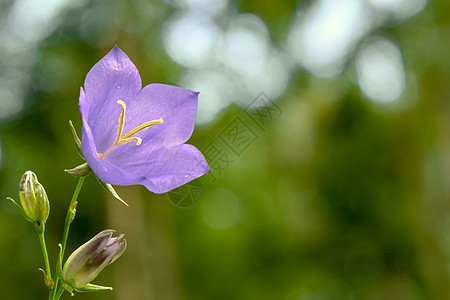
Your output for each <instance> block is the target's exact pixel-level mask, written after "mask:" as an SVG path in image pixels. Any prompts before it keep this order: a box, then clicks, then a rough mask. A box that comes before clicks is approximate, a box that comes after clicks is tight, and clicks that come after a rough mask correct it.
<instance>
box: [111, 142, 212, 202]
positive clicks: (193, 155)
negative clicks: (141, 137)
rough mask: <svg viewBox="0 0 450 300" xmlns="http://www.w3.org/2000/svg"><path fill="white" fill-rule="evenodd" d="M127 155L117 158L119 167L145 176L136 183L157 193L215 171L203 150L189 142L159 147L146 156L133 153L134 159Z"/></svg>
mask: <svg viewBox="0 0 450 300" xmlns="http://www.w3.org/2000/svg"><path fill="white" fill-rule="evenodd" d="M138 147H139V146H138ZM124 155H125V156H124V157H122V159H119V158H118V157H116V159H117V160H116V162H115V164H116V165H117V167H119V168H120V169H122V170H123V171H126V172H129V173H133V174H136V175H141V176H143V177H145V180H137V181H136V182H135V184H143V185H145V186H146V187H147V188H148V189H149V190H150V191H152V192H154V193H157V194H160V193H165V192H168V191H170V190H172V189H174V188H177V187H179V186H181V185H183V184H185V183H187V182H189V181H191V180H194V179H196V178H198V177H200V176H202V175H204V174H205V173H208V172H210V171H211V169H210V168H209V166H208V164H207V163H206V161H205V158H204V157H203V155H202V154H201V153H200V151H199V150H197V148H195V147H194V146H192V145H189V144H183V145H174V146H168V147H163V148H159V149H157V150H155V151H153V152H150V153H147V154H146V155H144V154H142V153H141V154H140V155H139V156H134V155H133V158H132V159H130V157H129V154H128V156H127V155H126V154H124ZM122 184H123V183H122Z"/></svg>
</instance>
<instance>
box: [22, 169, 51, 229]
mask: <svg viewBox="0 0 450 300" xmlns="http://www.w3.org/2000/svg"><path fill="white" fill-rule="evenodd" d="M19 196H20V203H21V204H22V209H23V212H24V214H25V216H26V217H27V218H28V219H29V220H30V221H32V222H33V223H35V224H36V226H37V228H43V225H45V222H46V221H47V218H48V215H49V213H50V203H49V202H48V198H47V194H46V193H45V189H44V187H43V186H42V185H41V184H40V183H39V181H38V180H37V177H36V174H34V173H33V172H31V171H26V172H25V174H23V176H22V180H21V181H20V185H19Z"/></svg>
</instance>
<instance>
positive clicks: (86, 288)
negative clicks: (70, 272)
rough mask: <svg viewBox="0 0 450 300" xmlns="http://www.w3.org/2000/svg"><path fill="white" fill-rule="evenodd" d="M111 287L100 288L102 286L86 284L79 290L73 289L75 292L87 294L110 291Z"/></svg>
mask: <svg viewBox="0 0 450 300" xmlns="http://www.w3.org/2000/svg"><path fill="white" fill-rule="evenodd" d="M112 289H113V288H112V287H110V286H102V285H96V284H92V283H88V284H86V285H85V286H82V287H80V288H74V290H75V291H76V292H79V293H87V292H98V291H106V290H109V291H112Z"/></svg>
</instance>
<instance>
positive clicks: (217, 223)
mask: <svg viewBox="0 0 450 300" xmlns="http://www.w3.org/2000/svg"><path fill="white" fill-rule="evenodd" d="M201 215H202V218H203V221H204V222H205V223H206V224H208V225H209V226H210V227H211V228H213V229H217V230H226V229H229V228H231V227H233V226H234V225H235V224H236V222H237V221H238V219H239V215H240V203H239V200H238V199H237V198H236V196H235V195H234V194H233V193H232V192H231V191H230V190H228V189H225V188H218V189H215V190H213V191H212V192H210V193H208V194H207V195H206V196H205V198H204V200H203V202H201Z"/></svg>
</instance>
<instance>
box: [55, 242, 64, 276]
mask: <svg viewBox="0 0 450 300" xmlns="http://www.w3.org/2000/svg"><path fill="white" fill-rule="evenodd" d="M58 247H59V253H58V260H57V261H56V275H57V276H58V277H59V278H60V279H61V280H62V275H63V269H62V261H63V254H62V245H61V243H59V244H58Z"/></svg>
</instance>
